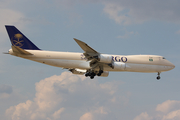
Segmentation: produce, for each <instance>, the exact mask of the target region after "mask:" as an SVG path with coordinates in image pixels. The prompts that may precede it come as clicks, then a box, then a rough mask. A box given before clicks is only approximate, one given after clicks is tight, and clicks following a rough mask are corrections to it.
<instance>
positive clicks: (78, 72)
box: [69, 69, 86, 75]
mask: <svg viewBox="0 0 180 120" xmlns="http://www.w3.org/2000/svg"><path fill="white" fill-rule="evenodd" d="M69 71H71V72H72V73H73V74H78V75H83V74H85V73H86V70H82V69H70V70H69Z"/></svg>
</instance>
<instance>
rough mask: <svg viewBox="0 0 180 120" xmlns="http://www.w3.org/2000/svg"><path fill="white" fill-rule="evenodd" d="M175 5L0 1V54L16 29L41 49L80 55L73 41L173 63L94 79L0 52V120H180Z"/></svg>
mask: <svg viewBox="0 0 180 120" xmlns="http://www.w3.org/2000/svg"><path fill="white" fill-rule="evenodd" d="M179 4H180V1H178V0H171V1H169V0H158V1H157V0H151V1H144V0H136V1H134V0H87V1H84V0H52V1H51V2H49V1H45V0H31V1H28V0H16V1H15V0H0V26H1V27H0V36H1V40H0V51H1V53H2V52H6V51H8V50H9V48H10V46H11V44H10V41H9V38H8V36H7V33H6V30H5V27H4V25H6V24H8V25H15V26H16V27H17V28H18V29H20V31H22V32H23V33H24V34H25V35H26V36H27V37H28V38H29V39H30V40H32V42H34V43H35V44H36V45H37V46H38V47H39V48H41V49H44V50H56V51H71V52H83V51H82V50H81V48H80V47H79V46H78V45H77V44H76V43H75V41H74V40H73V38H77V39H80V40H82V41H84V42H86V43H88V44H89V45H90V46H91V47H92V48H94V49H95V50H97V51H99V52H101V53H109V54H120V55H129V54H155V55H162V56H165V57H166V59H168V60H169V61H171V62H172V63H173V64H175V65H176V68H175V69H174V70H172V71H168V72H165V73H162V74H161V80H160V81H157V80H156V79H155V78H156V76H157V75H156V74H155V73H153V74H147V73H128V72H127V73H126V72H120V73H119V72H116V73H110V75H109V77H107V78H102V77H96V78H95V79H94V80H90V79H89V78H84V77H83V76H76V75H72V74H71V73H68V72H64V71H65V70H61V68H56V67H51V66H47V65H43V64H40V63H36V62H33V61H28V60H24V59H21V58H17V57H13V56H10V55H4V54H1V55H0V117H1V118H2V119H4V120H11V119H12V120H24V119H27V120H28V119H29V120H41V119H42V120H45V119H47V120H58V119H62V120H71V119H75V120H97V119H103V120H110V119H114V120H116V119H117V120H119V119H120V120H121V119H123V120H179V119H180V96H179V91H180V87H179V84H180V80H179V78H180V75H179V71H180V69H179V67H180V64H179V60H180V57H179V55H180V54H179V51H180V47H179V45H180V41H179V39H180V13H179V11H180V7H179Z"/></svg>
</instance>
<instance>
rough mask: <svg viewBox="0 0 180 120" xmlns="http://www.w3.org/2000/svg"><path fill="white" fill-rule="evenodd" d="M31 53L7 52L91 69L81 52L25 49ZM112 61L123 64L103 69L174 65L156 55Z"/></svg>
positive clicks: (134, 69)
mask: <svg viewBox="0 0 180 120" xmlns="http://www.w3.org/2000/svg"><path fill="white" fill-rule="evenodd" d="M26 51H28V52H29V53H32V54H33V55H23V54H16V53H14V52H13V51H12V49H10V50H9V54H11V55H14V56H17V57H22V58H25V59H29V60H33V61H36V62H40V63H43V64H47V65H51V66H56V67H61V68H79V69H84V70H87V69H91V67H90V62H89V61H87V60H86V59H85V56H84V55H83V53H74V52H55V51H43V50H26ZM112 56H113V61H114V63H117V64H118V63H120V62H121V63H123V64H124V65H125V66H124V67H123V68H121V69H119V68H114V69H113V68H111V67H108V66H107V67H106V66H105V67H104V68H103V69H104V71H129V72H147V73H150V72H164V71H169V70H171V69H173V68H174V67H175V66H174V65H173V64H172V63H171V62H169V61H168V60H166V59H164V58H163V57H162V56H156V55H126V56H124V55H112Z"/></svg>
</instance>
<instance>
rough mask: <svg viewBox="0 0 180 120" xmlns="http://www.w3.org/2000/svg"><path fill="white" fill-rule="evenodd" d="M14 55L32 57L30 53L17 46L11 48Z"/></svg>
mask: <svg viewBox="0 0 180 120" xmlns="http://www.w3.org/2000/svg"><path fill="white" fill-rule="evenodd" d="M11 47H12V50H13V52H14V53H17V54H23V55H33V54H31V53H30V52H27V51H26V50H24V49H22V48H20V47H18V46H11Z"/></svg>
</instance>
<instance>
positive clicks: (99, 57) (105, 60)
mask: <svg viewBox="0 0 180 120" xmlns="http://www.w3.org/2000/svg"><path fill="white" fill-rule="evenodd" d="M74 40H75V41H76V42H77V44H78V45H79V46H80V47H81V48H82V49H83V50H84V53H83V54H84V56H85V57H86V59H87V60H88V61H91V62H90V66H91V68H92V69H95V68H97V67H99V69H103V67H105V66H106V67H107V66H108V67H111V66H112V56H111V55H105V54H101V53H99V52H97V51H96V50H94V49H93V48H91V47H90V46H89V45H87V44H86V43H84V42H82V41H80V40H78V39H75V38H74ZM111 68H112V67H111Z"/></svg>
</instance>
